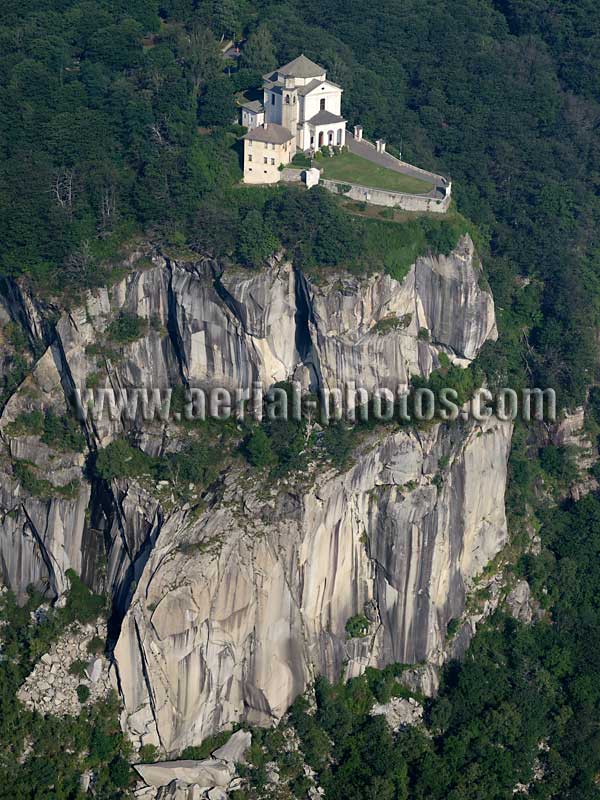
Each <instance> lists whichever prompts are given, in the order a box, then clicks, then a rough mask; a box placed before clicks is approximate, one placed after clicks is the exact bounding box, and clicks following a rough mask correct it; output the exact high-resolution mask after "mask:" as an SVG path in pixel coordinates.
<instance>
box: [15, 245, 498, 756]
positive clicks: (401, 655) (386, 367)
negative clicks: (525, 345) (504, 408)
mask: <svg viewBox="0 0 600 800" xmlns="http://www.w3.org/2000/svg"><path fill="white" fill-rule="evenodd" d="M136 263H137V264H138V267H137V268H136ZM136 263H132V264H131V265H130V266H131V269H130V272H129V274H128V275H127V277H126V278H124V279H123V280H122V281H120V282H119V283H117V284H116V285H114V286H112V287H111V288H109V289H101V290H97V291H93V292H89V293H88V295H87V296H86V299H85V303H84V305H82V307H80V308H76V309H74V310H72V311H71V312H70V313H68V314H67V313H63V314H61V315H59V317H58V320H57V321H54V319H53V314H52V313H50V312H49V311H48V309H46V308H41V307H39V306H38V305H37V304H36V303H35V302H34V300H33V299H32V298H31V297H29V296H28V295H27V294H26V293H25V292H23V291H21V290H19V289H18V287H16V286H11V287H10V297H7V298H5V300H4V303H3V316H2V317H0V324H3V321H4V317H8V314H9V313H10V315H11V316H12V319H13V321H16V322H18V324H20V325H21V327H22V329H23V330H24V332H25V333H26V335H27V336H28V337H29V339H30V340H31V341H32V342H33V343H34V344H35V345H36V351H39V352H40V353H42V355H41V356H40V357H39V359H38V360H37V362H36V364H35V367H34V369H33V371H32V373H31V375H29V377H28V378H27V379H26V380H25V381H24V382H23V383H22V384H21V386H20V387H19V389H18V390H17V391H16V392H15V393H14V394H13V395H12V397H11V398H10V399H9V400H8V402H7V403H6V404H5V407H4V410H3V413H2V416H1V418H0V436H1V438H2V446H1V447H0V567H1V570H2V579H3V581H4V582H5V583H6V584H7V585H9V586H10V587H11V588H12V589H14V590H15V591H16V592H17V593H20V594H23V593H24V591H25V589H26V587H27V585H29V584H36V585H38V586H39V587H41V588H44V589H45V590H46V591H47V593H48V594H49V595H50V596H54V597H56V596H58V595H60V594H61V593H62V592H63V591H64V590H65V588H66V584H67V579H66V577H65V571H66V570H67V569H68V568H70V567H71V568H73V569H75V571H76V572H78V573H79V574H81V575H82V576H83V578H84V580H86V582H87V583H88V584H89V585H90V586H92V587H93V588H94V589H96V590H103V591H106V592H108V593H109V594H110V595H111V596H112V598H113V609H114V612H113V617H112V618H111V620H109V636H110V637H111V638H112V641H113V642H115V643H116V646H115V651H114V675H115V678H116V680H117V685H118V688H119V690H120V692H121V694H122V697H123V700H124V704H125V713H124V725H125V726H126V728H127V729H128V731H129V732H130V734H131V736H132V738H133V739H134V741H136V742H137V743H148V742H152V743H155V744H158V745H160V746H161V747H162V748H163V749H164V751H166V752H169V753H175V752H177V751H178V750H180V749H181V748H183V747H185V746H186V745H187V744H191V743H197V742H199V741H200V740H202V739H203V738H204V737H206V736H207V735H208V734H210V733H212V732H214V731H215V730H217V729H219V728H220V727H223V726H224V725H226V724H228V723H230V722H232V721H235V720H239V719H241V718H245V719H248V720H250V721H252V722H259V723H268V722H270V721H271V720H272V719H274V718H277V717H278V716H280V715H281V714H282V713H283V712H284V711H285V709H286V708H287V706H288V705H289V704H290V703H291V701H292V700H293V699H294V697H295V696H296V694H297V693H298V692H300V691H302V690H303V689H304V687H305V686H306V684H307V682H308V681H309V680H310V679H311V678H312V677H314V675H315V674H317V673H324V674H327V675H328V676H329V677H331V678H334V677H336V676H337V675H338V674H339V673H340V671H341V670H342V669H343V668H345V670H346V673H347V675H354V674H358V673H359V672H360V670H361V669H363V668H364V666H365V665H367V664H372V665H376V666H381V665H383V664H386V663H390V662H394V661H403V662H416V661H420V660H423V659H427V660H429V661H430V662H432V663H433V664H438V663H440V662H441V660H442V659H443V658H444V638H445V631H446V626H447V623H448V621H449V620H450V619H452V618H455V617H457V616H460V614H461V613H462V610H463V608H464V600H465V591H466V588H467V587H468V583H469V580H470V578H471V577H472V576H473V575H475V574H476V573H477V572H478V571H480V570H481V568H482V567H483V566H484V565H485V564H486V563H487V561H488V560H489V559H490V558H492V557H493V556H494V555H495V554H496V553H497V552H498V550H499V549H500V548H501V547H502V545H503V543H504V541H505V538H506V526H505V521H504V511H503V494H504V485H505V477H506V459H507V454H508V448H509V442H510V426H508V425H499V424H497V423H488V424H487V425H484V426H481V425H477V424H475V423H463V424H460V425H456V426H453V427H451V428H442V427H440V426H432V427H430V428H428V429H427V430H425V431H422V430H421V431H416V430H412V431H402V432H397V431H396V432H393V431H391V430H388V432H387V433H385V434H384V433H380V434H379V436H378V437H375V438H373V439H372V440H371V441H370V442H368V443H365V444H364V445H363V450H362V452H361V454H360V456H359V458H358V460H357V463H356V464H355V466H354V467H352V468H351V469H349V470H348V471H347V472H346V473H344V474H341V475H339V474H336V473H335V472H333V471H332V472H330V473H328V474H327V475H325V476H324V475H316V474H314V472H313V473H311V474H309V475H306V476H303V477H302V485H300V484H299V483H298V480H299V479H295V480H296V484H295V486H294V488H290V486H289V485H285V483H284V484H281V485H278V486H274V487H265V486H260V485H258V482H259V476H257V475H256V474H255V473H254V474H253V473H251V472H250V471H244V470H242V469H241V468H236V469H235V470H232V471H231V472H228V473H227V474H225V475H222V476H221V478H220V483H221V486H222V489H221V491H220V492H219V493H218V495H217V494H216V493H214V492H211V493H208V494H207V495H206V496H205V497H204V498H203V506H202V507H203V508H204V511H202V513H200V510H199V508H200V507H190V506H189V505H188V506H184V507H183V508H181V507H178V506H177V505H176V504H175V505H174V504H173V503H166V504H165V503H164V502H163V501H162V500H161V499H160V497H162V495H161V494H160V493H159V492H157V491H149V490H148V488H147V487H146V488H143V487H142V486H140V485H138V484H136V483H135V482H134V481H127V480H120V481H113V482H112V483H105V482H102V481H98V480H94V481H92V484H91V485H90V483H88V481H87V473H86V472H85V471H84V462H85V458H86V453H82V454H76V453H66V452H61V453H58V454H57V453H56V452H53V451H52V450H51V448H48V447H47V446H46V445H44V444H42V443H41V442H40V440H39V437H36V436H23V435H17V434H16V433H15V431H14V426H11V424H10V423H11V422H13V421H14V420H15V419H16V418H17V417H19V415H22V414H23V412H27V411H29V410H32V409H43V410H45V409H53V410H54V411H55V413H57V414H60V413H65V412H66V410H67V400H66V398H68V397H70V395H71V394H72V392H73V390H74V389H75V388H77V389H80V390H82V391H84V390H85V387H86V385H87V386H88V387H89V386H106V387H109V388H112V389H113V390H114V391H115V392H117V393H118V392H119V391H120V389H122V388H128V387H147V388H167V387H171V386H174V385H180V384H181V383H182V382H183V383H189V384H190V385H203V386H210V385H220V386H225V387H228V388H231V389H235V388H239V387H247V386H248V385H250V384H251V383H252V381H253V380H262V382H263V384H264V387H265V388H267V387H268V386H270V385H271V384H273V383H274V382H276V381H281V380H287V379H290V378H292V377H296V378H300V379H302V381H303V382H304V385H305V386H310V387H312V388H313V389H314V388H320V387H333V386H341V385H343V384H344V383H346V382H350V381H353V382H355V383H356V385H357V386H365V387H367V388H373V387H375V386H389V387H390V388H394V389H395V388H397V386H398V385H401V386H406V385H407V384H408V382H409V380H410V376H411V375H413V374H420V375H425V376H426V375H428V374H429V373H430V372H431V370H432V369H434V368H436V367H437V366H439V364H440V360H439V356H440V353H442V352H444V353H446V354H447V355H448V356H449V357H450V358H451V359H452V360H453V361H456V362H458V363H461V364H466V363H468V361H469V360H470V359H472V358H473V357H474V356H475V355H476V354H477V352H478V350H479V348H480V347H481V346H482V344H483V343H484V342H485V341H486V339H489V338H495V336H496V328H495V321H494V309H493V301H492V298H491V296H490V294H489V292H487V291H486V290H485V289H484V288H482V287H481V286H480V269H479V266H478V263H477V258H476V255H475V253H474V249H473V245H472V242H471V241H470V239H468V237H465V238H464V239H463V240H462V241H461V242H460V244H459V246H458V247H457V248H456V250H455V251H454V252H453V253H452V254H451V255H450V256H448V257H443V256H442V257H433V256H428V257H425V258H420V259H418V260H417V262H416V263H415V264H414V265H413V267H412V268H411V270H410V272H409V274H408V275H407V277H406V278H405V280H404V281H403V282H401V283H400V282H398V281H395V280H394V279H392V278H390V277H389V276H385V275H373V276H370V277H366V278H364V279H360V280H359V279H357V278H351V277H348V276H343V275H336V276H333V277H331V278H329V279H327V280H325V281H324V282H323V283H319V284H316V283H314V282H311V281H310V280H308V279H307V278H306V277H305V276H304V275H302V274H301V273H299V272H297V271H295V270H293V269H292V268H291V266H290V265H289V264H287V263H286V262H284V261H282V260H279V261H274V262H273V263H272V264H271V265H270V266H269V267H268V268H266V269H265V270H264V271H262V272H260V273H252V274H249V273H247V272H235V271H233V272H225V273H222V272H221V270H220V268H219V265H217V264H215V263H214V262H211V261H208V260H200V261H197V262H193V263H191V262H181V263H180V262H177V261H173V260H169V259H167V258H165V257H164V256H162V255H160V254H154V255H153V256H152V260H151V261H150V260H149V259H146V260H145V262H144V264H145V265H144V267H143V268H142V267H141V266H139V265H140V264H141V263H142V262H141V261H140V260H139V258H138V260H137V262H136ZM50 311H52V310H50ZM124 312H125V313H128V314H130V315H135V316H137V317H140V318H142V319H143V320H145V321H146V325H145V327H144V328H143V330H142V332H141V335H140V336H139V337H137V338H136V339H135V340H134V341H127V342H125V343H122V342H121V343H120V344H115V342H114V341H112V340H111V335H112V334H111V331H112V327H111V325H112V323H113V322H114V321H115V319H118V317H119V315H121V314H123V313H124ZM83 433H84V434H85V440H86V443H87V445H86V451H88V452H93V451H94V450H95V449H96V448H97V447H99V446H104V445H106V444H107V443H108V442H110V441H111V440H112V439H113V438H114V437H115V436H121V435H123V433H129V434H130V435H133V436H134V437H135V438H136V440H137V441H138V442H139V443H140V445H141V446H142V447H143V449H144V450H145V451H146V452H148V453H150V454H153V455H160V454H162V453H164V452H165V450H167V449H170V448H171V447H173V446H177V445H176V441H177V439H178V437H179V438H181V437H182V434H181V431H178V430H177V426H175V425H173V423H171V422H163V423H159V422H156V423H154V424H153V425H149V426H148V425H147V426H144V427H142V425H141V421H140V420H139V419H127V418H125V417H124V416H122V415H120V414H118V413H116V414H112V415H104V416H103V417H102V418H101V419H91V418H90V419H88V421H87V422H86V423H85V424H84V426H83ZM183 436H185V434H183ZM174 442H175V444H174ZM15 461H24V462H30V463H32V464H34V465H35V467H36V468H37V469H38V470H39V471H40V472H41V473H42V474H43V477H44V479H45V480H46V481H47V483H48V484H49V485H50V490H48V489H47V490H46V499H41V498H40V497H39V496H37V497H36V496H34V495H33V494H32V492H31V487H29V489H28V490H27V489H26V488H25V487H24V486H22V485H19V484H18V482H17V480H16V478H15V477H14V474H13V473H14V469H13V466H14V463H15ZM356 614H364V615H365V616H366V617H367V618H368V619H369V621H370V626H369V633H368V636H365V637H363V638H361V639H352V640H348V639H347V637H346V632H345V625H346V622H347V620H348V619H349V618H350V617H352V616H353V615H356Z"/></svg>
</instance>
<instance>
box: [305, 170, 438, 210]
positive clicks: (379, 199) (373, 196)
mask: <svg viewBox="0 0 600 800" xmlns="http://www.w3.org/2000/svg"><path fill="white" fill-rule="evenodd" d="M320 183H321V186H324V187H325V188H326V189H328V190H329V191H330V192H333V193H334V194H343V195H344V197H349V198H351V199H352V200H357V201H358V202H364V203H369V204H370V205H374V206H388V207H390V208H400V209H402V210H403V211H429V212H431V213H433V214H445V213H446V212H447V211H448V208H449V207H450V202H451V195H450V193H448V194H447V195H446V197H443V198H442V197H440V198H437V197H431V196H430V195H418V194H405V193H404V192H389V191H387V190H385V189H374V188H372V187H370V186H361V185H359V184H356V183H344V182H342V181H331V180H326V179H325V178H322V179H321V181H320Z"/></svg>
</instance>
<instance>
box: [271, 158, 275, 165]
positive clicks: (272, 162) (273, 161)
mask: <svg viewBox="0 0 600 800" xmlns="http://www.w3.org/2000/svg"><path fill="white" fill-rule="evenodd" d="M271 164H272V165H273V166H275V159H274V158H272V159H271Z"/></svg>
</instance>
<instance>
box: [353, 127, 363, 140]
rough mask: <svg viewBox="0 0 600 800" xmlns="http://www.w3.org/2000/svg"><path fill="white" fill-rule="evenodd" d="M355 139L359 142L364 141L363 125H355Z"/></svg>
mask: <svg viewBox="0 0 600 800" xmlns="http://www.w3.org/2000/svg"><path fill="white" fill-rule="evenodd" d="M354 139H355V141H357V142H360V141H362V125H355V126H354Z"/></svg>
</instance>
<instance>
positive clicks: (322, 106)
mask: <svg viewBox="0 0 600 800" xmlns="http://www.w3.org/2000/svg"><path fill="white" fill-rule="evenodd" d="M321 111H325V98H324V97H322V98H321Z"/></svg>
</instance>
